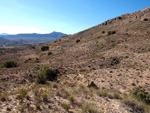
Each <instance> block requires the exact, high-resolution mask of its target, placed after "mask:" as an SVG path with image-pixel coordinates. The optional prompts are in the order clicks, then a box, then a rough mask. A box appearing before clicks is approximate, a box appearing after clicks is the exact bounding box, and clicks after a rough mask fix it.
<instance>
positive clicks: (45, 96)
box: [41, 92, 48, 102]
mask: <svg viewBox="0 0 150 113" xmlns="http://www.w3.org/2000/svg"><path fill="white" fill-rule="evenodd" d="M41 96H42V99H43V101H44V102H47V101H48V95H47V93H46V92H44V93H43V94H42V95H41Z"/></svg>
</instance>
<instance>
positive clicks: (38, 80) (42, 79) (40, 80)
mask: <svg viewBox="0 0 150 113" xmlns="http://www.w3.org/2000/svg"><path fill="white" fill-rule="evenodd" d="M46 81H47V79H46V76H45V75H44V74H43V72H42V71H41V72H40V73H39V74H38V75H37V76H36V83H38V84H45V83H46Z"/></svg>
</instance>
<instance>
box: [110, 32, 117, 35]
mask: <svg viewBox="0 0 150 113" xmlns="http://www.w3.org/2000/svg"><path fill="white" fill-rule="evenodd" d="M115 33H116V31H108V35H113V34H115Z"/></svg>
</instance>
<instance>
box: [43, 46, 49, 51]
mask: <svg viewBox="0 0 150 113" xmlns="http://www.w3.org/2000/svg"><path fill="white" fill-rule="evenodd" d="M41 50H42V51H47V50H49V47H48V46H42V47H41Z"/></svg>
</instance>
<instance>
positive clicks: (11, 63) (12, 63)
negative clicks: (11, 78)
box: [4, 61, 17, 68]
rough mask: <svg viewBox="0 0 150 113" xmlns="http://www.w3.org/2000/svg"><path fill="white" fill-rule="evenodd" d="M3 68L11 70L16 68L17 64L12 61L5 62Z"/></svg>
mask: <svg viewBox="0 0 150 113" xmlns="http://www.w3.org/2000/svg"><path fill="white" fill-rule="evenodd" d="M4 67H6V68H13V67H17V63H16V62H14V61H6V62H5V63H4Z"/></svg>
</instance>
